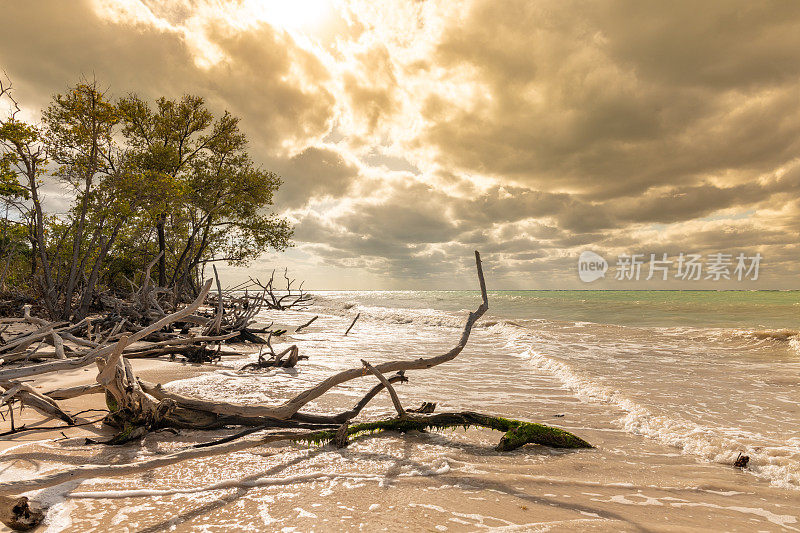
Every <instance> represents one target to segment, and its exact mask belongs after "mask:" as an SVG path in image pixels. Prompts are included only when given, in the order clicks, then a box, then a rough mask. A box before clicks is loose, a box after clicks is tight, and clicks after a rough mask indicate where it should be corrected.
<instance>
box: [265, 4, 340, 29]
mask: <svg viewBox="0 0 800 533" xmlns="http://www.w3.org/2000/svg"><path fill="white" fill-rule="evenodd" d="M258 6H259V11H260V18H261V19H262V20H264V21H266V22H267V23H269V24H271V25H273V26H275V27H278V28H282V29H284V30H301V31H313V30H314V29H316V28H319V27H320V26H322V24H323V23H324V22H325V21H326V20H329V19H330V17H331V15H332V14H333V2H332V0H269V1H262V2H258Z"/></svg>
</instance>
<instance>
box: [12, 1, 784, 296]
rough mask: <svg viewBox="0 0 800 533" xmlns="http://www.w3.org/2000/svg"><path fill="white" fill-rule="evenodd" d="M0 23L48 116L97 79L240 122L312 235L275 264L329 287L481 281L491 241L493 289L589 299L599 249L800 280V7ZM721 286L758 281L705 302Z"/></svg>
mask: <svg viewBox="0 0 800 533" xmlns="http://www.w3.org/2000/svg"><path fill="white" fill-rule="evenodd" d="M0 13H2V15H3V20H4V21H6V23H5V24H4V28H3V32H2V33H0V67H2V68H3V69H4V70H5V71H6V72H7V74H8V75H9V76H10V77H11V78H12V79H13V80H14V83H15V86H16V88H17V91H18V96H19V97H20V99H21V100H22V101H23V103H24V104H25V105H26V107H27V108H28V109H35V108H38V107H41V106H42V105H44V104H45V103H46V102H47V100H48V98H49V96H50V95H51V94H52V93H54V92H57V91H60V90H63V89H64V88H65V87H66V86H67V85H69V84H70V83H72V82H74V81H76V79H77V78H78V77H79V76H80V75H84V76H90V77H91V76H96V77H97V79H98V80H100V81H101V83H102V84H104V85H107V86H108V87H109V90H110V91H111V92H112V93H114V94H125V93H127V92H130V91H135V92H138V93H141V94H143V95H145V96H147V97H155V96H159V95H162V94H164V95H169V96H178V95H181V94H184V93H195V94H200V95H202V96H204V97H205V98H206V99H207V100H208V102H209V104H210V105H211V106H212V107H213V108H214V109H215V110H223V109H227V110H229V111H231V112H232V113H234V114H235V115H237V116H239V117H241V118H242V126H243V129H244V130H245V131H246V132H247V134H248V135H249V137H250V139H251V143H252V150H253V152H254V155H255V157H256V159H257V160H258V161H259V162H260V163H262V164H263V165H264V166H265V167H267V168H269V169H271V170H273V171H275V172H276V173H278V174H279V175H281V177H282V178H283V180H284V185H283V187H282V189H281V191H280V192H279V195H278V197H277V199H278V204H279V205H278V206H277V208H278V210H280V211H282V212H284V214H285V215H287V216H289V217H290V218H291V219H292V220H293V221H295V223H296V234H295V240H296V243H297V247H296V248H294V249H293V250H291V251H290V252H288V253H287V254H285V255H282V256H281V255H274V254H273V255H269V256H267V257H266V258H264V259H263V260H262V261H261V262H259V263H258V264H257V267H258V268H263V269H267V268H270V269H271V266H272V265H276V264H281V265H282V264H290V265H293V266H294V268H295V269H296V270H297V271H298V275H300V276H302V277H305V278H307V279H308V280H309V283H310V285H311V286H314V287H318V288H339V287H347V288H359V287H366V288H377V287H391V288H402V287H428V288H430V287H460V286H462V284H463V282H464V280H466V279H470V276H471V273H470V271H469V258H470V254H471V250H473V249H475V248H479V249H481V250H482V251H483V252H484V255H485V257H486V260H487V261H486V262H487V267H488V268H490V269H491V273H492V276H493V277H492V279H493V281H494V283H495V286H501V287H508V288H537V287H552V288H563V287H578V285H579V284H580V282H579V281H578V279H577V275H576V270H575V268H576V261H577V257H578V255H579V254H580V252H581V251H582V250H585V249H592V250H595V251H597V252H598V253H601V254H603V255H605V256H606V257H607V258H609V260H610V262H612V263H613V261H614V259H615V257H616V255H617V254H623V253H634V252H635V253H646V254H650V253H657V254H661V253H664V252H666V253H669V254H673V255H676V254H678V253H680V252H697V253H703V254H710V253H715V252H725V253H739V252H744V253H747V254H750V255H751V254H754V253H756V252H760V253H761V254H762V255H763V256H764V262H763V268H762V278H761V280H760V282H759V283H757V284H750V285H747V288H750V287H773V288H789V287H794V288H798V287H800V282H799V281H798V280H800V267H799V266H798V259H800V249H799V248H798V243H797V240H798V239H797V235H798V232H800V157H799V156H798V154H800V106H798V105H797V104H798V95H799V94H800V4H796V3H792V2H769V1H768V2H757V3H753V2H747V1H743V0H742V1H727V2H706V3H702V4H697V3H696V2H688V1H678V2H668V3H663V2H640V1H634V0H618V1H609V2H601V3H597V2H584V1H578V0H574V1H571V0H536V1H528V0H516V1H508V2H503V3H501V4H498V3H497V2H491V1H489V0H471V1H469V2H465V3H463V4H460V5H459V7H458V9H454V7H453V5H452V3H449V2H445V1H443V0H442V1H436V0H425V1H417V2H409V1H400V0H397V1H396V2H392V3H381V5H380V6H378V5H376V4H375V3H373V2H361V1H359V0H341V1H338V0H313V1H312V0H297V1H296V2H285V3H277V2H276V3H264V2H256V1H250V0H239V1H236V2H222V1H219V2H218V1H212V0H175V1H172V2H157V1H155V0H153V1H145V0H119V1H111V0H97V1H89V0H84V1H75V2H59V1H52V2H27V3H21V2H6V3H4V4H3V5H2V7H0ZM231 274H232V275H236V272H235V271H234V272H231ZM603 283H605V285H602V284H603ZM593 286H594V285H593ZM597 286H600V287H602V286H605V287H621V286H620V285H619V284H616V285H615V284H614V282H613V281H604V282H598V283H597ZM646 286H648V287H655V286H657V285H646ZM665 286H670V287H672V286H675V285H674V282H671V283H669V284H667V285H665ZM684 286H685V285H684ZM717 286H719V287H720V288H721V287H723V286H725V287H740V288H744V286H742V285H741V284H739V285H737V284H729V285H713V284H705V285H703V284H700V285H692V286H691V287H698V288H699V287H717Z"/></svg>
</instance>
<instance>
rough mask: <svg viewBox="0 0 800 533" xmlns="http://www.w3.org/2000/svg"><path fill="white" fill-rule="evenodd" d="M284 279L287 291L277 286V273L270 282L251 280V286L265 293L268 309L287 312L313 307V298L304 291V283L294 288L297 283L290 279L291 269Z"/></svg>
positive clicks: (286, 270) (272, 275)
mask: <svg viewBox="0 0 800 533" xmlns="http://www.w3.org/2000/svg"><path fill="white" fill-rule="evenodd" d="M283 279H284V280H286V289H278V288H277V287H276V285H275V271H274V270H273V271H272V274H271V275H270V277H269V280H267V281H266V282H262V281H261V280H259V279H258V278H250V286H254V287H258V288H260V289H261V290H262V291H263V294H264V302H265V304H266V307H267V308H268V309H275V310H278V311H285V310H286V309H303V308H305V307H308V306H309V305H311V301H312V296H311V295H310V294H308V293H307V292H304V291H303V283H300V285H299V287H298V288H297V289H295V288H293V287H292V285H294V283H295V281H296V280H294V279H290V278H289V269H288V268H287V269H284V271H283Z"/></svg>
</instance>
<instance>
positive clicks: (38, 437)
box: [0, 313, 800, 531]
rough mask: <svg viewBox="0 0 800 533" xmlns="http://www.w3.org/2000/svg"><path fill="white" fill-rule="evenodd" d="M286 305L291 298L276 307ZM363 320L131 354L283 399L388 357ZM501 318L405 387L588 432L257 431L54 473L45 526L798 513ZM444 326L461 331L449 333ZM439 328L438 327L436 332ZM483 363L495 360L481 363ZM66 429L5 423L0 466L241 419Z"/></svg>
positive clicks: (765, 486)
mask: <svg viewBox="0 0 800 533" xmlns="http://www.w3.org/2000/svg"><path fill="white" fill-rule="evenodd" d="M276 316H277V317H280V316H281V315H280V314H278V313H275V314H273V315H272V316H270V317H268V318H270V319H272V318H275V317H276ZM309 316H311V314H310V313H296V314H294V316H292V318H293V320H292V321H293V322H297V323H301V322H302V321H304V320H306V319H307V317H309ZM362 320H366V321H367V322H365V323H364V324H362V326H361V329H359V328H355V329H354V331H353V333H351V334H350V335H348V336H347V337H342V336H341V332H342V331H343V330H344V329H345V328H346V327H347V326H348V325H349V323H350V321H351V317H350V315H348V314H346V313H342V314H341V315H340V316H337V315H328V316H322V317H321V318H320V320H318V321H317V323H315V325H314V327H311V328H309V332H304V333H303V334H300V335H296V336H293V337H292V336H291V333H290V334H289V335H290V337H289V338H285V339H282V340H281V343H290V342H291V343H297V344H298V345H299V346H300V347H301V350H302V352H303V353H305V354H308V355H309V356H310V359H309V360H308V361H303V362H302V364H301V366H299V367H298V368H297V369H275V370H272V371H268V372H264V373H259V374H256V375H252V376H249V377H247V376H241V375H239V374H237V373H236V372H235V369H236V368H237V367H238V366H239V365H241V363H242V362H244V361H246V360H251V359H252V358H253V357H254V355H253V354H251V355H249V356H245V357H243V358H239V359H234V360H225V359H224V360H223V361H222V362H221V363H220V364H216V365H190V364H184V363H179V362H175V361H168V360H163V361H162V360H147V359H143V360H134V361H132V363H133V364H134V368H135V370H136V373H137V375H140V376H141V377H142V378H143V379H146V380H148V381H153V382H162V383H167V382H172V384H171V385H169V386H168V388H170V389H172V390H176V391H182V392H183V393H185V394H190V393H191V394H195V395H202V394H207V395H214V394H221V393H222V391H224V393H225V394H228V395H230V396H231V397H235V398H237V399H238V400H239V401H244V402H247V401H255V400H257V401H265V400H267V401H268V399H269V398H271V399H272V400H273V401H277V400H279V399H280V398H285V397H287V396H289V395H290V394H291V392H292V391H295V390H298V389H303V388H306V387H307V386H308V385H309V382H315V381H318V380H319V379H321V378H322V377H323V376H325V375H327V374H330V372H331V370H333V369H338V368H343V367H347V366H352V364H353V362H354V360H356V359H357V357H359V356H360V355H363V354H364V353H366V352H367V351H368V350H372V351H373V352H376V351H377V352H376V355H374V357H376V358H380V357H389V356H390V355H392V354H394V355H395V356H396V350H397V347H396V345H395V346H391V345H390V344H389V340H390V337H391V336H392V334H393V333H392V331H393V330H392V329H391V328H390V329H389V330H387V331H386V332H384V333H381V330H374V329H369V328H370V327H372V326H371V325H370V320H372V319H371V318H366V319H364V318H362ZM287 321H288V320H287ZM487 323H491V321H490V320H487ZM496 327H497V326H492V325H490V326H488V327H484V328H479V329H478V331H477V332H476V333H475V334H474V336H475V338H474V339H473V340H471V343H474V344H471V345H470V346H469V347H468V348H467V349H466V350H465V353H464V354H463V357H464V358H465V360H464V361H463V362H462V363H461V364H459V362H454V363H452V364H450V365H442V367H441V368H437V369H432V370H431V372H429V373H428V372H426V373H425V374H424V375H412V376H411V383H410V384H408V385H403V386H402V387H400V388H399V389H398V391H399V393H400V394H401V396H403V397H404V398H412V399H417V400H419V399H425V400H429V399H434V398H435V399H440V401H441V405H440V409H449V408H463V407H465V403H472V402H474V403H473V404H472V406H473V407H474V408H481V409H484V408H485V409H486V410H487V411H488V412H495V413H497V414H501V413H502V414H504V415H507V416H513V417H519V418H521V419H525V420H531V421H536V422H542V423H547V424H553V425H556V426H559V427H563V428H564V429H567V430H568V431H572V432H574V433H576V434H578V435H579V436H581V437H583V438H586V439H587V440H588V441H589V442H591V443H592V444H594V445H595V446H596V449H594V450H586V451H561V450H553V449H549V448H544V447H540V446H526V447H524V448H521V449H519V450H516V451H514V452H510V453H507V454H502V453H499V452H496V451H494V450H493V447H494V445H495V444H496V443H497V441H498V440H499V437H500V434H499V433H496V432H491V431H488V430H473V429H471V430H468V431H466V432H462V431H457V432H451V431H445V432H430V433H424V434H416V433H415V434H408V435H398V434H393V433H387V434H385V435H379V436H364V437H360V438H358V439H356V440H355V441H354V442H353V443H352V444H351V445H350V446H349V447H348V448H346V449H342V450H339V449H336V448H335V447H333V446H330V445H328V446H323V447H319V448H317V447H308V446H305V445H280V446H275V447H269V446H266V447H259V448H255V449H253V450H250V451H244V452H237V453H235V454H233V455H232V456H229V457H219V458H210V459H203V460H197V461H189V462H187V463H186V464H181V465H173V466H168V467H164V468H161V469H158V470H157V471H154V472H152V473H145V474H142V475H137V476H130V477H125V478H119V479H114V478H111V479H100V480H87V481H85V482H84V483H81V484H75V483H73V484H67V486H60V487H53V488H52V489H46V490H45V491H44V494H38V495H36V498H39V499H44V500H46V501H48V502H50V504H51V507H50V511H49V514H48V518H47V522H46V523H45V524H44V526H43V528H42V530H43V531H104V530H108V529H115V530H119V531H160V530H164V529H167V530H174V531H221V530H227V529H231V528H241V529H248V528H249V529H256V530H284V529H285V530H287V531H288V530H290V528H296V530H299V531H307V530H316V531H334V530H349V531H358V530H363V529H365V528H366V529H370V530H396V529H398V527H399V528H400V529H408V530H411V531H437V530H439V531H474V530H479V529H487V528H488V529H493V530H501V531H503V530H505V531H569V530H576V529H578V530H589V531H593V530H597V531H692V530H696V531H702V530H708V529H710V528H713V529H716V530H726V531H755V530H759V531H791V530H793V529H800V525H798V518H799V517H798V513H797V511H795V509H798V508H800V491H797V490H793V489H788V488H781V487H777V486H771V485H770V484H769V483H768V482H766V481H765V480H762V479H759V478H757V477H756V476H753V475H752V474H750V473H748V472H746V471H741V470H739V469H735V468H733V467H732V466H730V465H723V464H719V463H713V462H711V463H709V462H705V461H702V460H701V459H699V458H697V457H694V456H691V455H687V454H683V453H680V451H679V450H677V449H675V448H672V447H669V446H666V445H664V444H662V443H659V442H657V441H655V440H653V439H650V438H646V437H644V436H642V435H637V434H633V433H630V432H627V431H625V430H624V428H621V427H620V425H619V423H618V420H619V418H620V417H621V416H623V415H624V413H622V412H621V411H620V410H619V408H618V407H616V406H615V405H613V404H603V403H602V402H598V401H592V400H589V401H587V400H585V399H584V400H581V399H580V398H578V397H576V396H575V394H574V392H573V391H570V390H569V389H568V388H565V387H564V386H563V385H562V384H560V382H559V381H558V379H557V377H555V376H552V375H547V374H546V373H543V372H538V371H536V369H535V368H534V367H532V366H531V365H530V364H529V362H528V361H525V360H524V359H521V358H519V357H516V358H509V357H508V356H507V354H505V353H504V352H503V350H502V347H498V343H497V340H496V338H494V337H495V336H494V335H487V334H489V333H490V331H493V330H492V328H496ZM452 335H455V331H453V332H452V333H448V335H447V336H452ZM447 342H448V339H447V338H444V339H443V340H442V341H441V345H442V346H445V345H446V344H447ZM277 347H278V345H276V348H277ZM237 348H239V347H238V346H237ZM430 348H431V349H435V348H437V345H435V344H434V345H432V346H431V347H430ZM490 349H493V350H494V352H495V353H494V355H492V354H491V352H490ZM350 354H351V355H350ZM381 354H383V355H381ZM465 368H466V370H465ZM473 368H485V370H484V371H483V373H482V374H476V373H475V371H474V370H473ZM464 372H467V373H468V375H467V376H464ZM523 373H524V374H523ZM94 375H95V371H94V370H93V369H91V368H87V369H77V370H75V371H70V372H65V373H59V374H58V375H56V376H47V377H46V378H47V379H43V380H42V381H41V382H39V383H37V388H40V390H45V389H48V390H49V389H51V388H57V387H64V386H70V385H77V384H82V383H88V382H91V381H92V380H93V379H94ZM481 375H483V376H485V378H481V377H480V376H481ZM506 375H508V376H512V375H513V376H516V378H514V379H515V382H512V381H503V383H515V384H514V385H513V387H512V388H511V389H510V390H505V391H502V392H498V391H497V389H496V386H493V384H492V383H491V381H490V380H491V379H493V378H494V379H498V380H500V379H503V378H504V376H506ZM484 380H489V381H484ZM365 386H367V383H364V384H359V386H358V387H356V386H354V387H353V390H350V389H348V388H344V389H343V390H341V391H339V392H336V391H333V394H332V397H331V398H329V399H328V400H326V401H325V402H322V403H320V404H318V405H312V406H311V408H312V410H314V411H317V412H322V411H324V410H330V409H337V408H339V407H340V406H346V405H348V404H349V403H350V402H351V401H352V398H353V397H355V396H357V395H358V394H360V390H361V389H363V387H365ZM356 389H358V390H356ZM459 390H464V391H467V390H470V391H471V392H470V394H472V397H473V400H470V401H469V402H465V400H464V399H463V398H462V399H459V397H458V393H457V391H459ZM204 391H205V392H204ZM214 391H217V392H214ZM465 394H466V392H465ZM489 395H493V396H494V398H493V399H490V398H491V396H489ZM384 396H386V397H384ZM475 398H484V400H481V401H477V400H475ZM409 401H412V400H409ZM65 405H66V406H67V407H68V408H69V409H70V410H76V411H79V410H82V409H88V408H97V407H98V406H100V407H102V396H101V395H91V396H87V397H79V398H75V399H72V400H68V401H67V402H66V403H65ZM391 410H392V407H391V402H390V401H389V398H388V395H379V397H378V398H376V399H375V405H374V406H372V407H370V408H369V409H368V410H367V411H366V412H365V414H364V415H363V417H364V418H374V417H375V416H377V415H379V414H384V415H385V414H388V413H390V412H391ZM30 411H31V410H26V412H27V413H28V414H27V416H33V415H30ZM65 433H66V435H67V437H69V438H68V439H63V436H62V435H61V434H60V431H53V432H49V433H46V434H45V433H42V434H36V433H29V434H22V435H19V436H18V437H17V438H15V439H12V440H9V441H6V440H3V441H2V442H3V444H2V445H3V450H2V452H0V453H2V454H3V455H2V456H0V461H2V462H3V464H4V468H3V472H2V479H4V480H7V479H9V478H10V477H13V476H23V475H36V474H37V473H41V472H43V471H45V470H46V469H48V468H64V467H65V466H66V465H68V464H76V463H75V462H76V461H85V460H94V461H109V460H110V461H112V462H113V461H126V460H132V459H133V458H141V457H142V456H143V454H144V455H151V454H153V453H157V452H159V451H164V450H169V449H175V448H176V447H180V446H185V445H189V444H194V443H197V442H205V441H209V440H213V439H214V438H216V437H219V436H221V435H225V434H230V433H231V432H230V431H226V430H218V431H210V432H197V431H192V432H184V431H181V432H178V434H177V435H176V434H172V433H167V432H163V431H162V432H156V433H153V434H150V435H148V436H147V437H146V438H145V439H144V440H143V441H142V442H141V443H131V444H127V445H124V446H121V447H98V446H94V447H92V446H88V447H87V446H84V445H82V444H81V443H80V442H79V441H80V440H81V439H82V438H84V437H85V436H91V437H97V434H95V433H93V432H90V431H87V430H86V429H82V428H74V429H70V430H67V431H65ZM101 435H106V436H110V433H109V432H101ZM59 438H60V439H61V440H57V439H59ZM47 439H50V440H49V441H48V440H47ZM37 441H38V443H37ZM398 525H399V526H398Z"/></svg>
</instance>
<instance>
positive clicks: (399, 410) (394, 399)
mask: <svg viewBox="0 0 800 533" xmlns="http://www.w3.org/2000/svg"><path fill="white" fill-rule="evenodd" d="M361 362H362V363H363V364H364V367H365V368H366V369H367V370H369V371H370V372H372V373H373V374H374V375H375V377H376V378H378V381H380V382H381V383H382V384H383V386H384V387H386V390H388V391H389V396H391V398H392V404H394V408H395V410H396V411H397V415H398V416H401V417H403V416H406V410H405V409H403V404H402V403H400V397H399V396H398V395H397V391H396V390H394V387H393V386H392V384H391V383H390V382H389V380H388V379H386V377H385V376H384V375H383V374H381V373H380V372H378V371H377V370H376V369H375V367H374V366H372V365H371V364H369V363H368V362H366V361H365V360H364V359H362V360H361Z"/></svg>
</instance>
